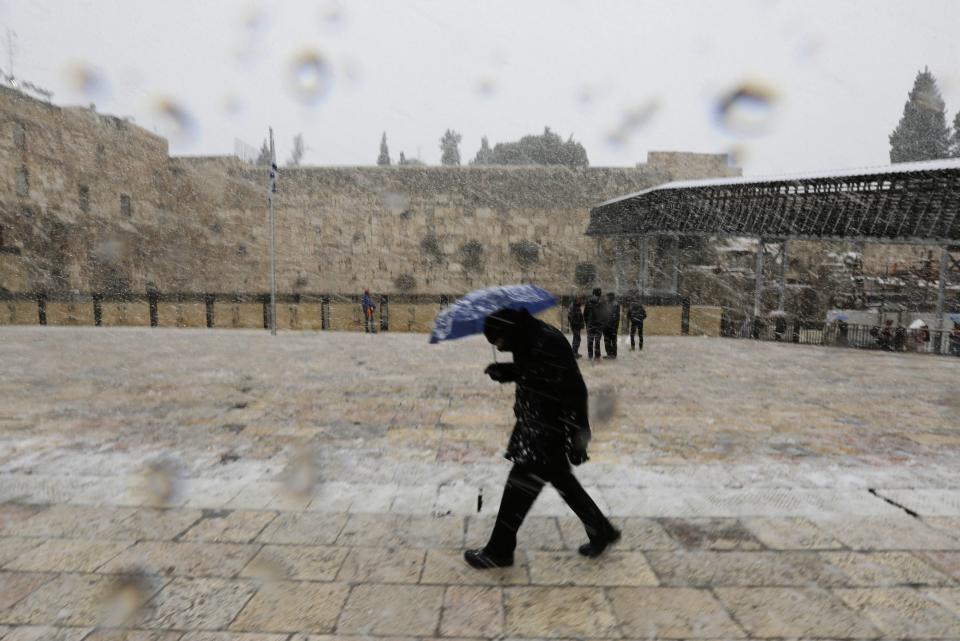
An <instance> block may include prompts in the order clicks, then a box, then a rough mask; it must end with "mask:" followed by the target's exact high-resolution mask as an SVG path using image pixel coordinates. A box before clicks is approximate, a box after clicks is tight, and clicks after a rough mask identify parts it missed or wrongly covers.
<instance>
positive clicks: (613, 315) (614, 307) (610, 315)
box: [603, 301, 620, 334]
mask: <svg viewBox="0 0 960 641" xmlns="http://www.w3.org/2000/svg"><path fill="white" fill-rule="evenodd" d="M603 328H604V329H605V330H607V331H608V332H611V333H614V334H615V333H616V332H617V331H618V330H619V329H620V303H618V302H617V301H613V302H609V301H608V302H607V322H606V323H604V325H603Z"/></svg>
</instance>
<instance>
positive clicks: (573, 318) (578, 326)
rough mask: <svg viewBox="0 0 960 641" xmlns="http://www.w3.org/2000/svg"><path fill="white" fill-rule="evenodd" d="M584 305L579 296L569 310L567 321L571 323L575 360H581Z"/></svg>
mask: <svg viewBox="0 0 960 641" xmlns="http://www.w3.org/2000/svg"><path fill="white" fill-rule="evenodd" d="M582 305H583V301H582V300H581V299H580V297H579V296H577V297H576V298H574V299H573V302H572V303H570V307H569V308H568V309H567V320H568V321H569V322H570V332H571V333H572V334H573V357H574V358H580V332H581V331H583V309H582V307H581V306H582Z"/></svg>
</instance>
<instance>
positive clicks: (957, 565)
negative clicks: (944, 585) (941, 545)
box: [916, 551, 960, 581]
mask: <svg viewBox="0 0 960 641" xmlns="http://www.w3.org/2000/svg"><path fill="white" fill-rule="evenodd" d="M916 554H917V556H919V557H920V558H922V559H924V560H926V561H927V562H928V563H930V565H932V566H933V567H935V568H936V569H938V570H940V571H941V572H943V573H945V574H947V575H949V576H951V577H953V578H954V579H956V580H958V581H960V552H929V551H928V552H916Z"/></svg>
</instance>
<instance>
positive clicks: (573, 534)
mask: <svg viewBox="0 0 960 641" xmlns="http://www.w3.org/2000/svg"><path fill="white" fill-rule="evenodd" d="M557 520H558V522H559V524H560V533H561V534H562V535H563V541H564V547H566V549H568V550H576V549H577V548H578V547H580V546H581V545H583V544H584V543H586V542H587V533H586V530H584V528H583V523H581V522H580V519H578V518H576V517H562V518H559V519H557ZM610 521H611V522H612V523H613V524H614V525H615V526H616V527H617V528H619V529H620V533H621V535H622V538H621V539H620V540H619V541H617V544H616V546H615V547H614V548H613V549H616V550H674V549H676V548H677V547H679V544H678V543H677V542H676V540H674V539H673V538H671V536H670V535H669V534H667V531H666V530H665V529H664V528H663V526H662V525H660V524H659V523H657V522H656V521H654V520H653V519H647V518H642V517H627V518H612V519H610Z"/></svg>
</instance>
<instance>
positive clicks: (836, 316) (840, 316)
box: [827, 312, 849, 323]
mask: <svg viewBox="0 0 960 641" xmlns="http://www.w3.org/2000/svg"><path fill="white" fill-rule="evenodd" d="M848 320H849V317H848V316H847V315H846V314H844V313H843V312H827V322H828V323H836V322H844V323H845V322H847V321H848Z"/></svg>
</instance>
